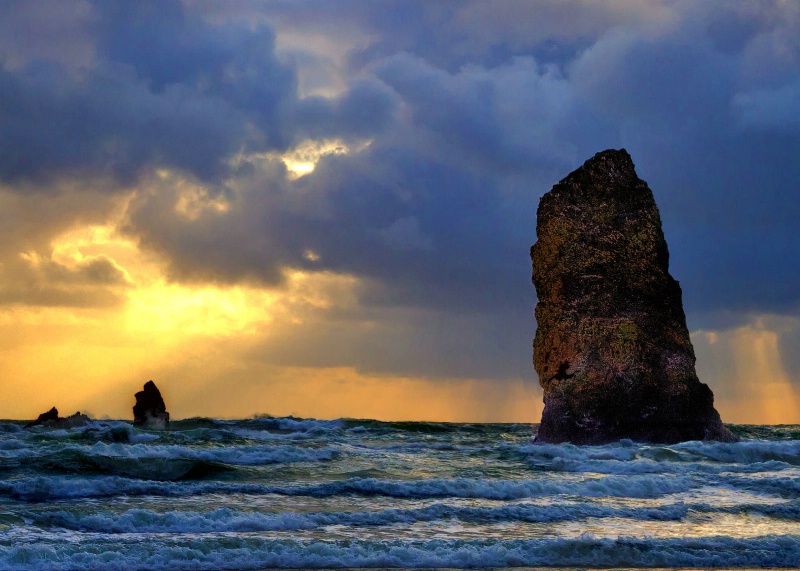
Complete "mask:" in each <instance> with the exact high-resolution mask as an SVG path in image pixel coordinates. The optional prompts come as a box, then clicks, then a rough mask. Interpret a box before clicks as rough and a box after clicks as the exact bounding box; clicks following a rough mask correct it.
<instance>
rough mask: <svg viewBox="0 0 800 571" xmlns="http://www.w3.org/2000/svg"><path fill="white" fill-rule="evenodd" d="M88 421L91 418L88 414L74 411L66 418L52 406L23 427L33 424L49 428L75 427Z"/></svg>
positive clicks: (29, 426)
mask: <svg viewBox="0 0 800 571" xmlns="http://www.w3.org/2000/svg"><path fill="white" fill-rule="evenodd" d="M90 421H91V419H90V418H89V417H88V416H86V415H85V414H81V413H80V412H76V413H75V414H73V415H72V416H68V417H67V418H62V417H60V416H58V409H57V408H56V407H53V408H51V409H50V410H48V411H47V412H43V413H42V414H40V415H39V417H38V418H37V419H36V420H34V421H33V422H29V423H28V424H26V425H25V428H31V427H34V426H48V427H51V428H76V427H78V426H84V425H85V424H86V423H87V422H90Z"/></svg>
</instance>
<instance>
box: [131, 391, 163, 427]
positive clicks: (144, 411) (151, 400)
mask: <svg viewBox="0 0 800 571" xmlns="http://www.w3.org/2000/svg"><path fill="white" fill-rule="evenodd" d="M135 396H136V404H135V405H133V425H134V426H141V427H144V428H151V429H155V430H166V429H167V427H168V426H169V413H168V412H167V406H166V405H165V404H164V399H163V398H161V391H159V390H158V387H156V384H155V383H154V382H153V381H147V382H146V383H145V385H144V390H142V391H139V392H138V393H136V395H135Z"/></svg>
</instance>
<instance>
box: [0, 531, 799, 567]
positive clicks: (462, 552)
mask: <svg viewBox="0 0 800 571" xmlns="http://www.w3.org/2000/svg"><path fill="white" fill-rule="evenodd" d="M797 561H800V538H798V537H796V536H764V537H758V538H747V539H732V538H728V537H702V538H691V539H688V538H672V539H648V538H618V539H596V538H594V537H593V536H591V535H588V534H587V535H584V536H582V537H580V538H578V539H541V540H511V541H500V542H498V541H488V540H484V541H480V540H442V539H437V540H431V541H424V542H419V541H414V542H403V541H386V542H375V541H298V540H277V539H264V538H258V537H252V536H249V537H231V536H222V537H213V536H211V537H204V538H203V539H202V541H200V540H196V539H174V538H170V539H169V540H163V539H153V540H150V541H147V542H142V541H141V539H140V538H138V537H136V538H125V539H123V537H115V538H114V540H113V541H112V540H98V541H95V542H94V543H93V544H92V545H91V547H90V548H88V546H87V545H85V544H82V543H81V542H76V541H68V540H62V541H59V542H48V543H44V542H33V543H24V544H18V545H11V546H7V545H3V546H0V568H2V569H4V570H8V571H17V570H24V571H48V570H56V569H58V570H63V569H82V570H86V571H105V570H107V569H108V568H109V567H110V566H113V568H114V569H116V570H118V571H128V570H140V569H150V570H153V571H160V570H162V569H169V570H170V571H183V570H210V569H215V570H218V569H238V570H245V569H251V570H254V569H264V568H306V569H324V568H329V569H330V568H376V567H377V568H387V567H405V568H436V567H438V568H442V567H449V568H485V567H523V566H527V567H533V566H552V565H553V563H554V562H557V563H558V565H559V566H576V567H595V568H603V567H606V568H607V567H662V568H663V567H673V568H674V567H690V568H710V567H773V568H774V567H796V564H797Z"/></svg>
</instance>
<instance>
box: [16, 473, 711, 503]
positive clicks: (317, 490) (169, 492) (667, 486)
mask: <svg viewBox="0 0 800 571" xmlns="http://www.w3.org/2000/svg"><path fill="white" fill-rule="evenodd" d="M695 485H696V484H693V482H692V481H691V480H690V479H689V478H679V477H672V476H647V477H617V476H610V477H602V478H589V479H584V480H578V481H554V480H543V479H537V480H478V479H470V478H454V479H443V478H433V479H427V480H417V481H403V480H382V479H377V478H350V479H347V480H337V481H332V482H326V483H321V484H312V485H294V486H271V485H262V484H239V483H227V482H213V481H181V482H155V481H153V482H147V481H139V480H135V479H132V478H126V477H121V476H98V477H94V478H89V477H58V476H53V477H45V476H41V477H34V478H20V479H17V480H10V481H4V482H0V493H5V494H8V495H10V496H11V497H13V498H15V499H20V500H24V501H33V502H41V501H48V500H57V499H75V498H82V497H86V498H90V497H102V496H114V495H142V494H149V495H165V496H178V495H182V496H189V495H201V494H208V493H216V494H257V495H265V494H277V495H283V496H310V497H318V498H320V497H333V496H341V495H348V494H357V495H362V496H385V497H392V498H409V499H425V498H434V499H435V498H473V499H486V500H519V499H525V498H536V497H543V496H564V495H567V496H583V497H604V496H614V497H625V498H659V497H663V496H666V495H669V494H674V493H679V492H685V491H688V490H690V489H691V488H692V487H693V486H695Z"/></svg>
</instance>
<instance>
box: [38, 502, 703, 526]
mask: <svg viewBox="0 0 800 571" xmlns="http://www.w3.org/2000/svg"><path fill="white" fill-rule="evenodd" d="M689 509H691V506H687V505H685V504H683V503H676V504H670V505H666V506H659V507H636V508H613V507H607V506H602V505H593V504H579V503H574V504H561V505H530V504H513V505H504V506H501V507H494V508H480V507H465V506H451V505H448V504H443V503H437V504H433V505H430V506H427V507H424V508H416V509H387V510H379V511H357V512H313V513H295V512H282V513H261V512H247V511H244V512H243V511H237V510H231V509H229V508H220V509H216V510H210V511H207V512H189V511H186V512H184V511H167V512H159V511H151V510H147V509H131V510H127V511H125V512H123V513H119V514H117V513H112V512H100V513H91V514H87V513H76V512H74V511H66V510H54V511H46V512H36V513H31V514H29V516H28V517H30V518H31V519H32V520H33V521H35V522H37V523H39V524H45V525H49V526H56V527H59V528H66V529H73V530H80V531H92V532H103V533H210V532H255V531H287V530H307V529H316V528H320V527H325V526H330V525H338V526H386V525H393V524H397V523H405V524H412V523H416V522H432V521H440V520H452V519H457V520H460V521H463V522H469V523H479V524H480V523H487V522H501V521H521V522H529V523H551V522H558V521H574V520H580V519H585V518H608V517H614V518H626V519H634V520H657V521H668V520H680V519H681V518H683V517H685V516H686V514H687V513H688V510H689ZM706 511H708V510H706Z"/></svg>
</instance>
